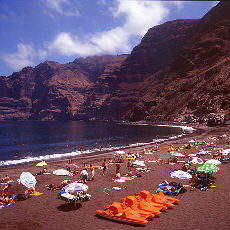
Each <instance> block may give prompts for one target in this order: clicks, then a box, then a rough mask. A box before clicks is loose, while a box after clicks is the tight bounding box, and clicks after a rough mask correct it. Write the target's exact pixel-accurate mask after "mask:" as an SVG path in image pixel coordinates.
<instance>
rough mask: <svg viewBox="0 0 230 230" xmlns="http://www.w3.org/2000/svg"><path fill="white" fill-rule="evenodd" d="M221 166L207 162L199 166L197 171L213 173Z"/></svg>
mask: <svg viewBox="0 0 230 230" xmlns="http://www.w3.org/2000/svg"><path fill="white" fill-rule="evenodd" d="M219 169H220V168H218V167H217V166H216V165H214V164H212V163H206V164H203V165H201V166H200V167H198V168H197V171H203V172H205V173H213V172H217V171H219Z"/></svg>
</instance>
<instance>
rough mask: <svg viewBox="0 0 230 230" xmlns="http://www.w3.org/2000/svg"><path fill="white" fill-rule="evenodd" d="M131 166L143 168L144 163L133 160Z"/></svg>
mask: <svg viewBox="0 0 230 230" xmlns="http://www.w3.org/2000/svg"><path fill="white" fill-rule="evenodd" d="M132 165H133V166H140V167H145V162H144V161H139V160H135V161H134V162H133V163H132Z"/></svg>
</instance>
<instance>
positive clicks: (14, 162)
mask: <svg viewBox="0 0 230 230" xmlns="http://www.w3.org/2000/svg"><path fill="white" fill-rule="evenodd" d="M157 126H168V127H178V128H181V129H182V130H186V131H187V132H192V131H193V130H194V129H193V128H192V127H187V126H173V125H172V126H170V125H157ZM184 135H186V134H185V133H183V134H180V135H177V136H173V137H169V138H164V139H153V140H152V141H151V142H140V143H134V144H129V145H124V146H110V147H104V148H101V149H98V148H95V149H89V150H84V151H73V152H69V153H57V154H52V155H50V154H47V155H43V156H38V157H27V158H22V159H13V160H5V161H0V167H1V166H11V165H18V164H28V163H33V162H38V161H44V160H55V159H61V158H66V157H75V156H79V155H85V154H90V153H99V152H109V151H113V150H122V149H126V148H132V147H138V146H145V145H150V144H156V143H159V142H163V141H166V140H170V139H175V138H178V137H182V136H184Z"/></svg>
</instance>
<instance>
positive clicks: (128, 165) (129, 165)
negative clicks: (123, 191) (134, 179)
mask: <svg viewBox="0 0 230 230" xmlns="http://www.w3.org/2000/svg"><path fill="white" fill-rule="evenodd" d="M131 166H132V163H131V160H130V159H128V163H127V168H128V170H129V176H131V175H132V168H131Z"/></svg>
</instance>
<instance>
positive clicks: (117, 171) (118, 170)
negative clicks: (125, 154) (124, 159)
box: [116, 163, 121, 176]
mask: <svg viewBox="0 0 230 230" xmlns="http://www.w3.org/2000/svg"><path fill="white" fill-rule="evenodd" d="M120 168H121V164H120V163H116V176H117V174H118V173H120Z"/></svg>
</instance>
